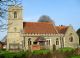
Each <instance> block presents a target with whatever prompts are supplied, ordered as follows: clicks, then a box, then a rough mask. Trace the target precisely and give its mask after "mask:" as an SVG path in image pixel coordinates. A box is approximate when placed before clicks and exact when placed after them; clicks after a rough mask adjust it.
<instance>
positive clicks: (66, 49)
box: [59, 47, 74, 52]
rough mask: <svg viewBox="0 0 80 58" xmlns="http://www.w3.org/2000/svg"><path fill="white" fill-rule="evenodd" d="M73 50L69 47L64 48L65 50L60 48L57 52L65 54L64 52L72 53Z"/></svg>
mask: <svg viewBox="0 0 80 58" xmlns="http://www.w3.org/2000/svg"><path fill="white" fill-rule="evenodd" d="M72 50H74V49H73V48H70V47H65V48H60V49H59V51H61V52H66V51H72Z"/></svg>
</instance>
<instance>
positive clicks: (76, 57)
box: [70, 55, 80, 58]
mask: <svg viewBox="0 0 80 58" xmlns="http://www.w3.org/2000/svg"><path fill="white" fill-rule="evenodd" d="M70 58H80V55H79V56H72V57H70Z"/></svg>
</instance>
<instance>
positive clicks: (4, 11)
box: [0, 0, 22, 32]
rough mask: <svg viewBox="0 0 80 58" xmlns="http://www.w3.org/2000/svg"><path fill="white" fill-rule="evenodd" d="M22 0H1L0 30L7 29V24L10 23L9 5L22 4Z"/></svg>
mask: <svg viewBox="0 0 80 58" xmlns="http://www.w3.org/2000/svg"><path fill="white" fill-rule="evenodd" d="M21 3H22V0H0V32H1V31H4V30H7V26H8V25H10V24H8V23H7V21H8V7H9V6H16V5H18V6H21Z"/></svg>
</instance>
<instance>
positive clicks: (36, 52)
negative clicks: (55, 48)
mask: <svg viewBox="0 0 80 58" xmlns="http://www.w3.org/2000/svg"><path fill="white" fill-rule="evenodd" d="M49 52H50V51H49V50H35V51H33V52H32V54H47V53H49Z"/></svg>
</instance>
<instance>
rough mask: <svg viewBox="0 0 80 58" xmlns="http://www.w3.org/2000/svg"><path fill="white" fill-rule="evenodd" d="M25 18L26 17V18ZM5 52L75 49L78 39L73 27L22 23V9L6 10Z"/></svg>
mask: <svg viewBox="0 0 80 58" xmlns="http://www.w3.org/2000/svg"><path fill="white" fill-rule="evenodd" d="M26 17H27V16H26ZM8 24H9V25H8V31H7V37H6V38H7V39H6V42H7V47H6V48H7V50H40V49H50V50H52V49H53V47H55V48H56V49H59V48H64V47H71V48H77V47H78V45H79V37H78V35H77V34H76V32H75V30H74V29H73V27H72V26H71V25H70V26H63V25H61V26H56V25H54V24H53V23H51V22H24V21H23V17H22V7H20V6H10V7H9V8H8Z"/></svg>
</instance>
